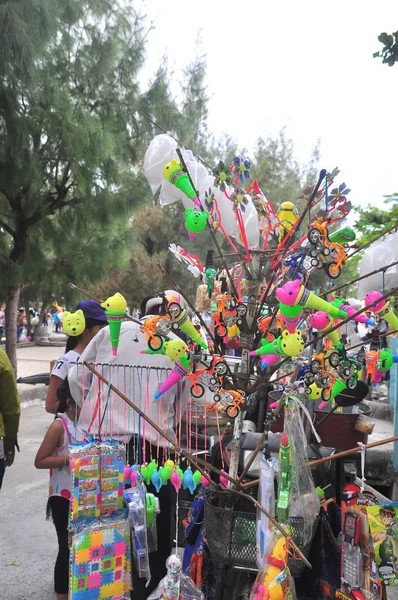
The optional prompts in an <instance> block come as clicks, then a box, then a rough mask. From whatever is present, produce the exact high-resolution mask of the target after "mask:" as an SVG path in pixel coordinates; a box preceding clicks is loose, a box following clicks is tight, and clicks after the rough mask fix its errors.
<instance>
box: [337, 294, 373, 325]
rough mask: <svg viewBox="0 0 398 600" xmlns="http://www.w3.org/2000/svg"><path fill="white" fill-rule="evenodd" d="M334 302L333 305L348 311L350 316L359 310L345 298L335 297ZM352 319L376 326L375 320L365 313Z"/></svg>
mask: <svg viewBox="0 0 398 600" xmlns="http://www.w3.org/2000/svg"><path fill="white" fill-rule="evenodd" d="M332 304H333V306H336V308H338V309H339V310H342V311H344V312H345V313H347V316H348V317H351V316H352V315H353V314H355V313H356V312H357V311H356V309H355V308H354V307H353V306H351V305H350V304H349V303H348V302H347V300H346V299H345V298H335V299H334V300H333V301H332ZM352 320H353V321H355V322H356V323H366V325H370V327H374V325H375V323H374V321H372V319H368V318H367V317H366V315H363V314H361V315H357V316H356V317H353V319H352Z"/></svg>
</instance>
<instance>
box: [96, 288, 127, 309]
mask: <svg viewBox="0 0 398 600" xmlns="http://www.w3.org/2000/svg"><path fill="white" fill-rule="evenodd" d="M101 306H102V308H105V310H106V311H107V312H112V313H119V314H121V313H124V312H125V311H126V308H127V302H126V299H125V298H124V297H123V296H122V294H119V293H117V294H114V295H113V296H109V298H107V299H106V300H105V302H102V304H101Z"/></svg>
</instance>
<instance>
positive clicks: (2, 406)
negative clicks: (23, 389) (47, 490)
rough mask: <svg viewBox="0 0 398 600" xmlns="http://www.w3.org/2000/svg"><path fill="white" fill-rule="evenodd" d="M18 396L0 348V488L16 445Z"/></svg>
mask: <svg viewBox="0 0 398 600" xmlns="http://www.w3.org/2000/svg"><path fill="white" fill-rule="evenodd" d="M19 403H20V401H19V397H18V391H17V382H16V379H15V373H14V369H13V368H12V365H11V363H10V360H9V358H8V356H7V354H6V353H5V352H4V350H2V349H0V489H1V484H2V483H3V477H4V472H5V468H6V467H11V465H12V463H13V462H14V457H15V447H16V446H17V434H18V427H19V415H20V406H19Z"/></svg>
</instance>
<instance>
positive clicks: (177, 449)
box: [83, 361, 312, 569]
mask: <svg viewBox="0 0 398 600" xmlns="http://www.w3.org/2000/svg"><path fill="white" fill-rule="evenodd" d="M83 364H84V366H85V367H87V368H88V369H89V370H90V371H91V372H92V373H93V374H94V375H96V376H97V377H98V378H99V379H100V380H101V381H102V382H103V383H105V385H107V386H108V387H109V389H110V390H112V391H113V392H114V393H115V394H116V395H117V396H119V398H121V399H122V400H123V401H124V402H126V404H128V405H129V406H130V407H131V408H132V409H133V410H134V411H135V412H136V413H137V414H138V415H140V417H142V418H143V419H144V420H145V421H146V422H147V423H148V424H149V425H150V426H151V427H153V428H154V429H155V431H157V432H158V433H159V434H160V435H161V436H162V437H164V438H165V439H166V440H167V441H168V442H169V444H170V445H171V446H172V447H173V448H174V450H175V452H176V453H177V454H181V456H183V457H184V458H186V459H187V460H188V461H189V462H190V463H191V464H192V465H194V466H195V467H196V468H197V469H198V470H199V471H200V472H201V473H202V475H204V477H206V479H207V480H208V481H209V482H210V483H211V484H213V485H214V486H216V484H215V483H214V481H212V479H211V478H210V477H209V475H208V474H207V473H206V471H204V470H203V469H201V468H200V467H199V464H200V465H203V467H205V468H206V469H208V470H209V471H213V473H216V474H217V475H222V476H223V477H225V478H226V479H228V480H229V481H230V482H231V483H233V484H236V481H235V480H233V479H232V478H231V477H229V475H227V474H226V473H224V472H223V473H222V472H221V471H219V470H218V469H217V468H216V467H214V466H213V465H211V464H210V463H208V462H207V461H205V460H203V459H201V458H199V457H194V456H192V454H190V453H189V452H186V450H184V449H183V448H180V446H178V444H176V442H175V441H174V440H173V438H172V437H170V436H169V435H168V434H167V433H166V432H165V431H163V429H161V428H160V427H159V426H158V425H157V424H156V423H155V422H154V421H152V419H151V418H150V417H148V416H147V415H146V414H145V413H144V412H142V410H141V409H140V408H139V407H138V406H137V405H136V404H134V402H132V401H131V400H130V398H128V397H127V396H126V395H125V394H123V392H121V391H120V390H119V389H118V388H117V387H115V386H114V385H113V384H112V383H110V381H108V380H107V379H106V377H104V376H103V375H102V374H101V373H99V372H98V371H97V369H95V368H94V367H93V366H92V365H90V363H88V362H87V361H84V363H83ZM226 491H227V492H230V491H231V492H233V493H239V494H240V495H242V496H244V497H245V498H248V499H250V500H251V501H252V502H253V504H254V505H255V506H256V507H257V508H258V509H259V510H260V511H261V512H262V513H263V514H264V515H265V516H266V517H267V518H268V519H269V520H270V522H271V523H272V525H273V526H274V527H276V528H277V529H278V530H279V531H280V532H281V534H282V535H283V536H284V537H285V538H287V541H288V543H289V544H290V546H291V547H292V548H293V549H294V550H295V552H297V554H298V555H299V556H300V558H301V559H302V560H303V561H304V562H305V564H306V565H307V567H308V568H309V569H311V568H312V567H311V564H310V563H309V562H308V560H307V559H306V557H305V556H304V554H303V553H302V552H301V550H300V548H298V546H297V545H296V544H295V542H294V541H293V540H292V539H291V537H290V536H289V534H288V532H287V531H286V530H285V529H284V527H282V525H280V523H278V522H277V521H276V520H275V519H274V518H273V517H272V515H270V514H269V512H268V511H267V510H266V509H265V508H264V507H263V506H262V505H261V504H260V503H259V502H257V500H255V499H254V498H251V496H247V495H246V494H243V493H242V492H237V491H236V490H226Z"/></svg>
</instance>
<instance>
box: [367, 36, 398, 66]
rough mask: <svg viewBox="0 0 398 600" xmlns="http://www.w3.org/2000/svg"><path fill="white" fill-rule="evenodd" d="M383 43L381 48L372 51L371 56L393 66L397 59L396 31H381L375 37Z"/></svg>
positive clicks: (397, 40) (397, 38)
mask: <svg viewBox="0 0 398 600" xmlns="http://www.w3.org/2000/svg"><path fill="white" fill-rule="evenodd" d="M377 39H378V40H379V42H381V43H382V44H383V48H382V50H379V51H378V52H374V53H373V58H381V59H382V62H383V63H384V64H387V65H388V66H389V67H392V66H394V64H395V63H396V62H397V61H398V31H395V32H394V33H392V34H388V33H386V32H383V33H381V34H380V35H379V37H378V38H377Z"/></svg>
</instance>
